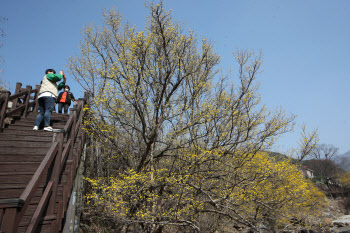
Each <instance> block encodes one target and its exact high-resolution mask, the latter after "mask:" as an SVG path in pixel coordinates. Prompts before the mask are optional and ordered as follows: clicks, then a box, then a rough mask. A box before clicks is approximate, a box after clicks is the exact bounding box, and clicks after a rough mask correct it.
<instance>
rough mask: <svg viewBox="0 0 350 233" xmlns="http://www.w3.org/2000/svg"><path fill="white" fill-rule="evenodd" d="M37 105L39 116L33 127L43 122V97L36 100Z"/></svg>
mask: <svg viewBox="0 0 350 233" xmlns="http://www.w3.org/2000/svg"><path fill="white" fill-rule="evenodd" d="M38 104H39V114H38V116H37V117H36V119H35V122H34V126H38V127H39V125H40V123H41V121H42V120H43V117H44V114H45V101H44V97H42V98H39V99H38Z"/></svg>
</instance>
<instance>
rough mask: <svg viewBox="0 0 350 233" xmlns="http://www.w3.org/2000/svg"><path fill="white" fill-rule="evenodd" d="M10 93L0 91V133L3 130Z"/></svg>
mask: <svg viewBox="0 0 350 233" xmlns="http://www.w3.org/2000/svg"><path fill="white" fill-rule="evenodd" d="M9 96H10V92H9V91H1V95H0V99H2V98H4V99H3V101H0V104H1V103H2V104H1V105H0V106H1V108H0V131H2V130H3V127H4V121H5V118H6V108H7V105H8V100H9Z"/></svg>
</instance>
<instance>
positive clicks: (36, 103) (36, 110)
mask: <svg viewBox="0 0 350 233" xmlns="http://www.w3.org/2000/svg"><path fill="white" fill-rule="evenodd" d="M35 89H36V90H37V91H36V92H35V95H34V102H35V105H34V107H33V112H38V111H39V104H38V96H39V92H40V85H36V88H35Z"/></svg>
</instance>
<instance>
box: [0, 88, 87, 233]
mask: <svg viewBox="0 0 350 233" xmlns="http://www.w3.org/2000/svg"><path fill="white" fill-rule="evenodd" d="M29 89H30V91H31V92H33V90H32V89H31V88H28V87H27V88H26V89H21V88H20V89H19V91H18V92H19V93H21V91H22V92H25V91H26V90H27V94H25V93H24V94H23V93H22V94H23V97H22V98H23V99H22V101H20V102H22V103H23V104H16V105H17V107H16V108H22V109H28V111H27V112H25V111H24V110H21V111H20V112H21V113H20V114H18V112H19V111H18V110H15V111H14V110H13V109H12V110H10V111H7V113H9V112H10V114H11V113H16V114H12V115H11V116H12V117H14V120H12V122H11V124H7V125H4V124H3V126H4V127H3V129H2V132H1V133H0V232H6V233H7V232H9V233H14V232H62V229H63V225H64V221H65V214H66V210H67V206H68V203H69V198H70V195H71V190H72V187H73V183H74V182H73V181H74V178H75V174H76V170H77V167H78V165H79V161H80V157H81V154H82V150H83V144H84V143H85V133H84V131H83V130H82V123H83V117H84V114H85V113H84V111H83V107H84V105H85V104H86V100H87V99H86V98H85V99H79V100H78V104H77V105H75V106H74V108H73V109H71V112H70V114H69V115H65V114H57V113H53V115H52V117H51V125H52V127H53V128H54V132H47V131H43V130H38V131H34V130H33V124H34V121H35V118H36V116H37V114H38V113H37V111H36V109H37V108H36V105H35V101H36V95H37V91H38V89H36V90H35V89H34V90H35V91H34V92H33V93H34V96H33V97H31V93H30V92H29V91H28V90H29ZM16 90H17V88H16ZM16 92H17V91H16ZM2 94H3V95H2V98H0V104H2V105H0V106H2V107H3V106H4V104H6V105H7V103H6V99H7V100H9V99H11V96H10V95H9V94H8V96H7V98H6V96H4V93H2ZM16 94H17V95H18V93H15V94H14V95H13V96H14V97H16ZM0 97H1V96H0ZM26 98H31V99H32V100H33V101H32V102H31V101H28V100H27V99H26ZM33 102H34V104H32V103H33ZM26 103H27V104H28V105H30V107H28V106H25V107H23V105H24V104H26ZM0 109H3V108H0ZM2 115H3V116H2V118H0V123H1V122H3V120H4V118H5V117H9V116H8V115H7V114H6V113H3V111H2Z"/></svg>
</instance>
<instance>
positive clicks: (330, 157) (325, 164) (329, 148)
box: [303, 144, 343, 180]
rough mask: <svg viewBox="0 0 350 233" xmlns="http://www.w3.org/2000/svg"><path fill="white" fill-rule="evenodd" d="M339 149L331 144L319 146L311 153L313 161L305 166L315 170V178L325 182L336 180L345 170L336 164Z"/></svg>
mask: <svg viewBox="0 0 350 233" xmlns="http://www.w3.org/2000/svg"><path fill="white" fill-rule="evenodd" d="M338 151H339V149H338V148H337V147H335V146H333V145H330V144H317V145H316V146H315V148H313V149H312V151H311V154H310V155H311V157H312V159H310V160H307V161H304V162H303V164H304V165H305V166H307V167H308V168H310V169H311V170H313V172H314V176H315V177H318V178H321V179H323V180H327V179H332V180H335V179H336V178H337V175H338V174H339V173H340V172H342V171H343V170H342V169H341V167H340V166H339V164H338V163H337V162H336V161H337V160H336V159H337V155H338Z"/></svg>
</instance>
